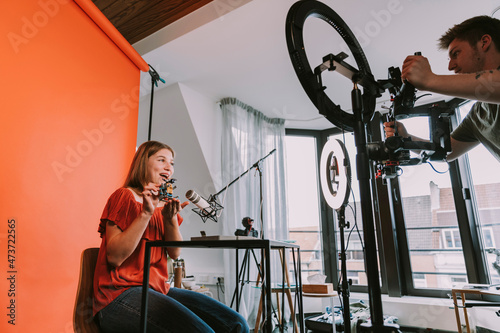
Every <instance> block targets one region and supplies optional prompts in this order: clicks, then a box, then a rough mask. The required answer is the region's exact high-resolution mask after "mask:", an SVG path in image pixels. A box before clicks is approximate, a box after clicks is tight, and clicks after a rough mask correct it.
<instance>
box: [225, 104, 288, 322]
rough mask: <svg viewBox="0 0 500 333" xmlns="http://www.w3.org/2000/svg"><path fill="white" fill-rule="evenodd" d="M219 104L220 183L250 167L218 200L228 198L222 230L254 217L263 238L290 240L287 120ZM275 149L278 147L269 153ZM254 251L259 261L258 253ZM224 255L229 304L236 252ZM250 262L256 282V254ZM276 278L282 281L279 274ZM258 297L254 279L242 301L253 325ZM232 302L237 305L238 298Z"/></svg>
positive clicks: (274, 267) (274, 261) (230, 232)
mask: <svg viewBox="0 0 500 333" xmlns="http://www.w3.org/2000/svg"><path fill="white" fill-rule="evenodd" d="M220 106H221V110H222V115H223V128H222V133H223V134H222V172H221V176H222V177H221V178H222V183H223V184H222V186H226V185H227V184H229V183H230V182H231V181H233V180H235V179H237V178H238V177H239V176H240V175H241V174H242V173H244V172H245V171H246V170H248V169H250V168H251V170H250V171H249V172H248V173H246V174H245V175H243V176H242V177H241V178H239V179H238V180H237V181H236V182H234V183H233V184H232V185H231V186H229V187H228V188H227V189H226V190H225V191H224V192H223V193H221V195H220V198H219V199H220V200H222V201H223V202H224V203H223V206H224V210H223V213H222V216H221V221H222V223H223V234H225V235H233V234H234V232H235V230H236V229H242V228H244V227H243V226H242V224H241V220H242V218H243V217H246V216H249V217H251V218H252V219H254V221H255V222H254V228H256V229H257V230H258V231H259V234H260V233H261V231H262V232H263V233H264V238H265V239H270V240H286V239H287V238H288V227H287V226H288V223H287V205H286V191H285V185H286V180H285V149H284V140H285V127H284V120H283V119H279V118H268V117H266V116H265V115H264V114H262V113H261V112H259V111H257V110H255V109H254V108H252V107H250V106H248V105H246V104H244V103H242V102H241V101H239V100H237V99H235V98H225V99H223V100H222V101H221V102H220ZM273 149H276V151H275V152H274V153H272V154H271V155H269V156H267V155H268V154H269V153H270V152H271V151H273ZM266 156H267V157H266ZM264 157H266V158H265V159H263V160H262V161H261V162H260V163H259V164H258V165H259V167H258V168H256V167H254V168H252V166H254V165H255V164H256V162H258V161H259V160H261V159H262V158H264ZM258 170H260V172H261V173H262V202H261V201H260V200H261V198H260V197H261V195H260V193H261V186H260V176H259V171H258ZM261 209H262V220H261ZM273 252H274V251H273ZM254 253H255V255H256V257H257V259H258V261H259V262H260V251H255V252H254ZM244 254H245V251H244V250H240V252H239V261H240V265H241V262H242V259H243V257H244ZM249 254H251V253H249ZM224 259H225V270H226V271H225V279H224V281H225V286H226V292H225V296H226V297H225V298H226V304H228V305H230V303H231V301H232V299H233V296H234V290H235V286H236V285H235V283H236V278H235V274H236V273H235V272H236V262H235V261H236V259H235V251H225V254H224ZM249 262H250V264H249V266H248V267H249V269H250V276H249V277H250V280H252V281H256V279H257V275H258V270H257V265H256V264H255V261H254V259H253V255H251V256H250V258H249ZM271 263H272V272H273V273H272V277H274V276H275V275H277V272H281V266H280V265H279V263H280V261H279V256H278V255H277V254H273V255H272V256H271ZM275 272H276V273H275ZM275 280H277V279H275ZM261 281H262V279H261ZM277 281H281V278H279V280H277ZM259 300H260V289H258V288H256V284H255V282H251V283H248V284H245V287H244V288H243V294H242V297H241V301H240V313H241V314H242V315H243V316H245V317H246V318H247V320H248V322H249V324H250V326H251V327H252V325H254V323H255V317H256V312H257V307H258V303H259ZM234 304H236V302H235V301H234ZM233 307H234V305H233Z"/></svg>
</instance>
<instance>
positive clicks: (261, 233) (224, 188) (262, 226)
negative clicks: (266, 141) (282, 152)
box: [209, 148, 276, 239]
mask: <svg viewBox="0 0 500 333" xmlns="http://www.w3.org/2000/svg"><path fill="white" fill-rule="evenodd" d="M275 151H276V148H274V149H273V150H271V151H270V152H269V154H267V155H266V156H264V157H262V158H261V159H260V160H258V161H257V162H255V163H254V164H253V165H252V166H251V167H250V168H248V169H247V170H246V171H245V172H243V173H242V174H241V175H239V176H238V177H236V178H235V179H234V180H232V181H231V182H230V183H229V184H227V185H226V186H224V187H223V188H222V190H220V191H219V192H217V193H215V194H214V195H212V196H210V199H209V201H215V200H216V198H217V197H218V196H219V195H220V194H221V193H222V192H224V191H225V190H227V189H228V188H229V186H231V185H233V184H234V183H236V182H237V181H238V180H239V179H240V178H241V177H243V176H244V175H246V174H247V173H249V172H250V171H251V170H252V169H254V168H255V169H256V170H257V172H259V187H260V193H259V199H260V203H259V205H260V238H261V239H264V210H263V207H262V203H263V193H262V170H261V167H260V164H261V162H262V161H264V160H265V159H266V158H268V157H269V156H270V155H272V154H273V153H274V152H275Z"/></svg>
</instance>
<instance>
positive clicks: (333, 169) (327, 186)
mask: <svg viewBox="0 0 500 333" xmlns="http://www.w3.org/2000/svg"><path fill="white" fill-rule="evenodd" d="M320 180H321V190H322V191H323V196H324V197H325V200H326V202H327V203H328V205H329V206H330V207H332V208H333V209H335V210H338V209H340V208H341V207H342V206H345V205H346V204H347V201H348V199H349V192H350V191H351V163H350V161H349V155H347V150H346V148H345V146H344V144H343V143H342V142H341V141H339V140H336V139H335V140H333V139H332V140H328V141H327V143H326V144H325V146H324V147H323V151H322V152H321V160H320Z"/></svg>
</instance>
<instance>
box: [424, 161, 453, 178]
mask: <svg viewBox="0 0 500 333" xmlns="http://www.w3.org/2000/svg"><path fill="white" fill-rule="evenodd" d="M427 164H429V165H430V167H431V168H432V170H434V172H436V173H439V174H441V175H442V174H445V173H447V172H448V171H450V165H449V164H448V169H446V170H445V171H439V170H437V169H436V168H435V167H434V165H432V163H431V162H429V161H427Z"/></svg>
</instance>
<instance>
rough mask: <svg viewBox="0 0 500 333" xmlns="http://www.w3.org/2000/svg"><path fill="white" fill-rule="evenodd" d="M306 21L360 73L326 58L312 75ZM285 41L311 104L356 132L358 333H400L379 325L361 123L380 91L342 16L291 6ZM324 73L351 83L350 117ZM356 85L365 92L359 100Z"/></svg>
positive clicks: (310, 5)
mask: <svg viewBox="0 0 500 333" xmlns="http://www.w3.org/2000/svg"><path fill="white" fill-rule="evenodd" d="M310 16H313V17H316V18H319V19H322V20H323V21H325V22H327V23H328V24H330V25H331V26H332V27H333V28H334V29H335V30H336V31H337V32H338V33H339V34H340V36H341V37H342V38H343V39H344V41H345V42H346V43H347V46H348V47H349V50H350V51H351V53H352V54H353V56H354V59H355V61H356V64H357V66H358V69H355V68H353V67H352V66H350V65H348V64H346V63H344V61H343V60H344V59H345V57H346V56H345V54H342V53H341V54H339V55H336V56H334V55H331V54H330V55H328V56H326V57H325V58H324V59H323V64H321V65H320V66H318V67H316V69H315V71H314V72H313V71H312V70H311V67H310V65H309V63H308V60H307V57H306V53H305V49H304V41H303V34H302V32H303V27H304V22H305V20H306V19H307V18H308V17H310ZM286 39H287V45H288V51H289V54H290V58H291V61H292V64H293V67H294V69H295V72H296V74H297V76H298V78H299V80H300V82H301V84H302V87H303V88H304V90H305V91H306V93H307V95H308V96H309V98H310V99H311V101H312V102H313V104H314V105H315V106H316V107H317V108H318V110H319V112H320V113H321V114H323V115H325V117H326V118H327V119H328V120H329V121H330V122H332V123H333V124H334V125H336V126H337V127H340V128H342V129H344V130H347V131H353V132H354V138H355V142H356V151H357V155H356V166H357V171H358V180H359V190H360V197H361V215H362V220H363V233H364V243H365V268H366V275H367V280H368V296H369V304H370V314H371V323H364V324H362V325H361V331H363V332H398V331H399V330H398V328H397V327H395V326H390V325H384V319H383V310H382V298H381V290H380V284H379V274H378V272H379V270H378V261H377V248H376V245H375V244H376V239H375V228H374V221H373V210H372V197H371V187H370V159H369V155H368V149H367V140H366V132H365V131H366V128H365V123H366V122H368V120H369V119H370V118H371V116H372V115H373V112H374V110H375V101H376V98H377V97H379V96H381V92H383V90H382V89H381V87H380V85H379V84H378V83H377V82H376V81H375V80H374V79H373V75H372V74H371V71H370V67H369V65H368V61H367V59H366V57H365V55H364V53H363V50H362V49H361V46H360V45H359V43H358V41H357V39H356V37H355V36H354V34H353V33H352V31H351V30H350V29H349V27H348V26H347V25H346V23H345V22H344V21H343V20H342V19H341V18H340V16H339V15H337V14H336V13H335V12H334V11H333V10H332V9H331V8H330V7H328V6H326V5H325V4H323V3H321V2H318V1H315V0H303V1H299V2H296V3H295V4H294V5H292V7H291V8H290V10H289V12H288V15H287V18H286ZM337 68H338V69H337ZM326 69H328V70H330V71H332V70H337V71H338V72H339V73H340V74H342V75H344V76H347V77H348V78H349V79H350V80H351V81H352V82H353V85H354V88H353V90H352V93H351V100H352V109H353V114H350V113H347V112H345V111H344V110H342V109H341V108H340V106H338V105H336V104H335V103H333V102H332V101H331V100H330V98H329V97H328V96H327V95H326V94H325V92H324V87H323V86H322V83H321V72H322V71H324V70H326ZM358 85H361V86H362V87H363V89H364V93H363V94H362V93H361V91H360V90H359V88H358ZM345 305H346V304H344V306H345ZM346 312H347V311H346Z"/></svg>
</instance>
